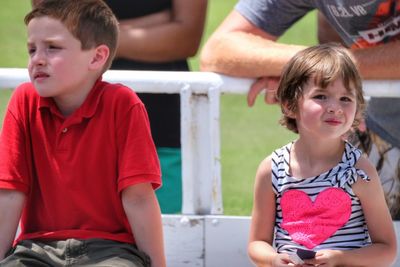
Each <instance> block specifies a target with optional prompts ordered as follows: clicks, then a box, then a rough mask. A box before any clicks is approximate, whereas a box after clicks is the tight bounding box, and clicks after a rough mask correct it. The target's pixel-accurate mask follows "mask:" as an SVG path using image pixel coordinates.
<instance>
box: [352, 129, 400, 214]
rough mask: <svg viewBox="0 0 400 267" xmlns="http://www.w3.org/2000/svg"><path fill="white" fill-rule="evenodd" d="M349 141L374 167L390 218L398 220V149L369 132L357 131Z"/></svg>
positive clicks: (399, 193) (399, 211) (399, 195)
mask: <svg viewBox="0 0 400 267" xmlns="http://www.w3.org/2000/svg"><path fill="white" fill-rule="evenodd" d="M351 139H352V140H350V141H351V142H352V143H353V144H354V145H356V146H357V147H358V148H360V149H361V150H362V151H363V152H365V153H366V154H367V155H368V158H369V159H370V161H371V162H372V163H373V164H374V165H375V167H376V169H377V171H378V174H379V177H380V179H381V183H382V187H383V190H384V192H385V198H386V202H387V204H388V207H389V210H390V213H391V215H392V218H393V219H394V220H400V176H399V174H400V172H399V169H400V149H399V148H397V147H395V146H393V145H391V144H389V143H388V142H386V141H385V140H383V139H382V138H380V137H379V136H378V135H377V134H375V133H373V132H372V131H370V130H367V131H366V132H359V131H358V132H356V133H355V135H354V136H352V138H351Z"/></svg>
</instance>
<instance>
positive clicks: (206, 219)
mask: <svg viewBox="0 0 400 267" xmlns="http://www.w3.org/2000/svg"><path fill="white" fill-rule="evenodd" d="M103 79H104V80H106V81H110V82H120V83H123V84H125V85H127V86H129V87H130V88H133V89H134V90H135V91H136V92H146V93H160V92H161V93H180V94H181V144H182V177H183V180H182V184H183V208H182V214H181V215H163V228H164V238H165V249H166V256H167V263H168V266H171V267H195V266H201V267H221V266H232V267H236V266H237V267H246V266H252V264H251V263H250V261H249V260H248V257H247V248H246V247H247V236H248V231H249V226H250V217H248V216H223V205H222V192H221V164H220V131H219V114H220V112H219V104H220V99H219V98H220V95H221V94H223V93H233V94H245V93H246V92H247V91H248V89H249V87H250V85H251V83H252V80H250V79H239V78H233V77H228V76H224V75H218V74H216V73H210V72H159V71H108V72H106V73H105V74H104V75H103ZM28 80H29V77H28V73H27V70H26V69H15V68H13V69H11V68H0V89H4V88H15V87H16V86H17V85H18V84H20V83H22V82H25V81H28ZM363 85H364V91H365V93H366V95H368V96H377V97H380V96H386V97H388V96H390V97H400V81H398V80H393V81H381V80H374V81H372V80H370V81H365V82H364V84H363ZM395 227H396V229H398V231H396V232H399V231H400V222H395ZM398 240H399V237H398ZM399 243H400V242H399ZM399 251H400V248H399ZM395 266H400V261H398V262H397V263H396V265H395Z"/></svg>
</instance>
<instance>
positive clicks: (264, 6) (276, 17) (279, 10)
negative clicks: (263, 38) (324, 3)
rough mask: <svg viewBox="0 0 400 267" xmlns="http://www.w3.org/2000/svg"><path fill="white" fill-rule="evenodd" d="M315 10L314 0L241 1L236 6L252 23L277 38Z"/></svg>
mask: <svg viewBox="0 0 400 267" xmlns="http://www.w3.org/2000/svg"><path fill="white" fill-rule="evenodd" d="M314 8H315V7H314V5H313V1H312V0H240V1H239V2H238V3H237V5H236V6H235V9H236V11H238V12H239V13H240V14H241V15H242V16H244V17H245V18H246V19H247V20H249V21H250V22H251V23H253V24H254V25H256V26H257V27H259V28H261V29H263V30H264V31H266V32H267V33H269V34H272V35H274V36H277V37H279V36H281V35H282V34H283V33H284V32H285V31H286V30H287V29H289V28H290V27H291V26H292V25H293V24H294V23H296V22H297V21H298V20H299V19H301V18H302V17H303V16H304V15H306V14H307V13H308V12H309V11H311V10H313V9H314Z"/></svg>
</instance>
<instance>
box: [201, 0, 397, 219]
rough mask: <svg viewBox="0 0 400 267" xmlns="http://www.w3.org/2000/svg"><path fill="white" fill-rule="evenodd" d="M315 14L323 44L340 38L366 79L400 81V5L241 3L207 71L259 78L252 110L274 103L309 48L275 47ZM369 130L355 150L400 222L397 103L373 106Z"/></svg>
mask: <svg viewBox="0 0 400 267" xmlns="http://www.w3.org/2000/svg"><path fill="white" fill-rule="evenodd" d="M315 9H317V10H319V25H320V29H319V39H320V40H321V41H331V40H338V38H337V37H338V36H340V40H341V41H342V43H343V44H345V45H346V46H347V47H348V49H349V51H350V52H351V54H352V55H353V57H354V59H355V60H356V62H357V65H358V67H359V69H360V72H361V75H362V77H363V78H364V79H400V68H399V62H400V42H399V39H400V28H399V23H400V1H399V0H376V1H370V0H351V1H338V0H321V1H313V0H268V1H267V0H240V1H239V2H238V4H237V5H236V6H235V9H234V10H233V11H232V12H231V13H230V14H229V15H228V17H227V18H226V19H225V20H224V22H223V23H222V24H221V25H220V26H219V28H218V29H217V30H216V31H215V32H214V34H213V35H212V36H211V37H210V39H209V40H208V42H207V43H206V44H205V46H204V49H203V51H202V55H201V68H202V70H205V71H213V72H219V73H223V74H227V75H233V76H239V77H247V78H257V80H256V82H255V83H254V84H253V85H252V87H251V88H250V90H249V93H248V96H247V99H248V105H249V106H252V105H253V104H254V101H255V99H256V97H257V95H258V94H259V93H261V92H262V91H264V90H265V91H266V92H265V101H266V102H267V103H274V102H275V92H276V89H277V84H278V81H279V76H280V74H281V71H282V68H283V66H284V65H285V64H286V63H287V62H288V61H289V60H290V59H291V58H292V56H293V55H294V54H295V53H296V52H298V51H300V50H302V49H304V48H305V47H304V46H300V45H293V44H282V43H277V42H276V41H277V39H278V38H279V36H281V35H282V34H283V33H284V32H285V31H286V30H287V29H289V28H290V27H291V26H292V25H293V24H294V23H295V22H296V21H298V20H299V19H300V18H302V17H303V16H304V15H305V14H307V13H308V12H310V11H312V10H315ZM332 29H334V31H333V30H332ZM335 32H336V33H335ZM365 122H366V126H367V129H363V130H364V131H357V135H356V136H355V139H357V140H355V142H356V143H358V144H359V146H360V148H362V149H363V150H364V152H366V153H368V155H369V158H370V160H371V161H372V162H374V164H375V165H376V168H377V170H378V172H379V175H380V178H381V182H382V185H383V187H384V190H385V194H386V200H387V203H388V205H389V208H390V210H391V214H392V217H393V218H394V219H400V212H399V210H400V182H399V180H400V178H399V176H400V174H399V166H400V149H399V148H400V101H399V98H386V97H384V98H371V100H370V101H369V105H368V108H367V112H366V121H365Z"/></svg>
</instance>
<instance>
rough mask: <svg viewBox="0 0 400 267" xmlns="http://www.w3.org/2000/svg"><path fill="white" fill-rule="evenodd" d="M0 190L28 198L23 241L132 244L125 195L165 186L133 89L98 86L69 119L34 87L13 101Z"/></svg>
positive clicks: (1, 152) (2, 147) (0, 152)
mask: <svg viewBox="0 0 400 267" xmlns="http://www.w3.org/2000/svg"><path fill="white" fill-rule="evenodd" d="M0 159H1V160H0V188H3V189H13V190H19V191H22V192H24V193H25V194H26V196H27V199H26V206H25V208H24V211H23V214H22V218H21V231H22V232H21V235H20V236H19V237H18V240H22V239H49V240H58V239H67V238H79V239H87V238H104V239H111V240H116V241H120V242H128V243H133V242H134V238H133V235H132V232H131V227H130V225H129V223H128V220H127V217H126V215H125V212H124V209H123V206H122V203H121V197H120V193H121V191H122V190H123V189H124V188H126V187H128V186H130V185H134V184H138V183H144V182H150V183H152V185H153V187H154V188H157V187H158V186H160V184H161V178H160V167H159V161H158V158H157V154H156V149H155V146H154V144H153V141H152V138H151V134H150V127H149V121H148V118H147V113H146V110H145V108H144V106H143V104H142V102H141V101H140V100H139V98H138V97H137V96H136V94H135V93H134V92H133V91H132V90H130V89H129V88H127V87H124V86H122V85H119V84H109V83H106V82H103V81H98V82H97V83H96V84H95V86H94V87H93V89H92V90H91V92H90V93H89V95H88V97H87V98H86V100H85V102H84V103H83V104H82V106H81V107H80V108H79V109H78V110H76V111H75V112H74V113H73V114H72V115H71V116H69V117H67V118H65V117H64V116H63V115H62V114H61V113H60V111H59V110H58V108H57V106H56V105H55V102H54V101H53V99H52V98H42V97H40V96H39V95H38V94H37V93H36V91H35V89H34V87H33V85H32V84H31V83H25V84H22V85H21V86H19V87H18V88H17V89H16V90H15V92H14V94H13V96H12V97H11V100H10V103H9V106H8V109H7V111H6V114H5V119H4V124H3V129H2V132H1V135H0Z"/></svg>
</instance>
